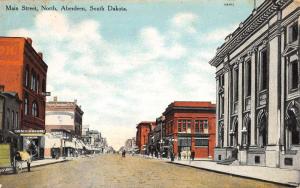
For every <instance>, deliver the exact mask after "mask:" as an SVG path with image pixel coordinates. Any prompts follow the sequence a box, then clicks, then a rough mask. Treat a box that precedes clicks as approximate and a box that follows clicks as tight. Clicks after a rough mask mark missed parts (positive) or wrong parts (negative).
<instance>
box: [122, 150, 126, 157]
mask: <svg viewBox="0 0 300 188" xmlns="http://www.w3.org/2000/svg"><path fill="white" fill-rule="evenodd" d="M125 155H126V151H125V150H123V151H122V157H123V158H125Z"/></svg>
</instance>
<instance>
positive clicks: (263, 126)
mask: <svg viewBox="0 0 300 188" xmlns="http://www.w3.org/2000/svg"><path fill="white" fill-rule="evenodd" d="M257 120H258V121H257V133H258V138H257V143H258V145H259V146H261V147H263V146H266V145H267V144H268V121H267V115H266V112H265V110H261V111H260V112H259V113H258V117H257Z"/></svg>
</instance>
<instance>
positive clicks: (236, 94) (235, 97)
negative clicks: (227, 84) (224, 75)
mask: <svg viewBox="0 0 300 188" xmlns="http://www.w3.org/2000/svg"><path fill="white" fill-rule="evenodd" d="M232 81H233V101H234V102H236V101H238V100H239V69H238V68H235V69H233V76H232Z"/></svg>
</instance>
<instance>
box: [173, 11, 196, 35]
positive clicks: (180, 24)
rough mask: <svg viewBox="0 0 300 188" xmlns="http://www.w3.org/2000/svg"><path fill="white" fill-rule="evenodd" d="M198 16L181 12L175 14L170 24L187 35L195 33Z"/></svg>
mask: <svg viewBox="0 0 300 188" xmlns="http://www.w3.org/2000/svg"><path fill="white" fill-rule="evenodd" d="M197 20H198V16H197V15H195V14H193V13H190V12H181V13H178V14H176V15H175V16H174V17H173V19H172V21H171V23H172V24H173V26H174V27H175V28H177V29H179V30H182V31H185V32H187V33H196V31H197V30H196V27H195V25H196V24H197Z"/></svg>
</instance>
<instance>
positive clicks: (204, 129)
mask: <svg viewBox="0 0 300 188" xmlns="http://www.w3.org/2000/svg"><path fill="white" fill-rule="evenodd" d="M195 132H196V133H202V134H203V133H204V134H208V121H207V120H196V121H195Z"/></svg>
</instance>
